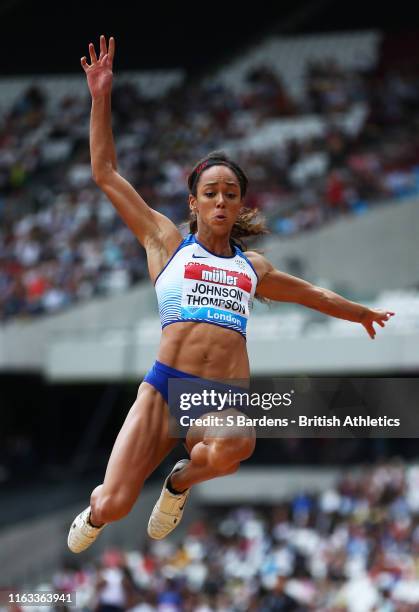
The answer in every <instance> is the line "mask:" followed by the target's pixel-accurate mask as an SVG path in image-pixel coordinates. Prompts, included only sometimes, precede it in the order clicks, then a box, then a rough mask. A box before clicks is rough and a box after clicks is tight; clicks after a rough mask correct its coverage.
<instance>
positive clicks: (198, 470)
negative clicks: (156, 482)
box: [170, 409, 256, 491]
mask: <svg viewBox="0 0 419 612" xmlns="http://www.w3.org/2000/svg"><path fill="white" fill-rule="evenodd" d="M235 414H237V411H236V410H234V409H230V410H225V411H224V412H223V416H227V415H230V416H231V415H235ZM255 444H256V433H255V429H254V427H252V426H247V425H246V426H238V425H229V426H227V425H221V426H219V427H191V428H190V429H189V431H188V434H187V436H186V442H185V445H186V447H187V448H188V451H189V454H190V458H191V461H190V462H189V463H188V464H187V465H185V466H184V467H182V469H180V470H178V471H176V472H174V473H173V474H172V476H171V477H170V486H171V487H172V488H173V489H174V490H176V491H183V490H185V489H189V488H190V487H192V486H193V485H195V484H198V483H200V482H204V481H206V480H211V479H212V478H217V477H218V476H226V475H228V474H233V473H234V472H236V471H237V470H238V468H239V466H240V463H241V462H242V461H245V460H246V459H248V458H249V457H250V456H251V455H252V454H253V451H254V449H255Z"/></svg>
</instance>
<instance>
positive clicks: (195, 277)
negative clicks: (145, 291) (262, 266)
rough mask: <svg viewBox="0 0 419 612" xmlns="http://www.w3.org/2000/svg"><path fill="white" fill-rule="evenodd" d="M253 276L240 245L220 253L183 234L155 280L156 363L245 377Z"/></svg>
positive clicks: (200, 372)
mask: <svg viewBox="0 0 419 612" xmlns="http://www.w3.org/2000/svg"><path fill="white" fill-rule="evenodd" d="M257 280H258V279H257V275H256V273H255V271H254V268H253V266H252V264H251V263H250V262H249V260H248V258H247V257H246V256H245V255H244V254H243V252H242V251H241V250H240V249H239V248H238V247H234V255H232V256H230V257H223V256H219V255H216V254H214V253H211V252H210V251H208V250H207V249H206V248H205V247H204V246H203V245H201V244H200V243H199V242H198V241H197V240H196V237H195V236H194V235H189V236H187V237H186V238H185V239H184V240H183V241H182V243H181V244H180V245H179V247H178V249H177V250H176V251H175V253H174V254H173V255H172V257H171V258H170V260H169V261H168V263H167V264H166V266H165V267H164V268H163V270H162V271H161V272H160V274H159V276H158V277H157V279H156V283H155V288H156V293H157V299H158V304H159V311H160V317H161V323H162V328H163V333H162V341H161V345H160V350H159V356H158V359H159V361H162V362H163V363H166V364H168V365H170V366H172V367H175V368H177V369H180V370H184V371H186V372H189V373H191V374H196V375H200V376H205V377H209V378H213V377H217V378H220V377H225V378H227V377H238V378H247V377H248V375H249V362H248V357H247V351H246V342H245V334H246V325H247V320H248V317H249V309H250V308H251V305H252V301H253V297H254V293H255V290H256V285H257ZM197 324H198V325H197Z"/></svg>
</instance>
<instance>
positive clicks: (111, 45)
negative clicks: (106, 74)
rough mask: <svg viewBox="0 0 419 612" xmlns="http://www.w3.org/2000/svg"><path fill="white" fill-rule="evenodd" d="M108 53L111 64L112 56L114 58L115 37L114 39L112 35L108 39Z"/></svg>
mask: <svg viewBox="0 0 419 612" xmlns="http://www.w3.org/2000/svg"><path fill="white" fill-rule="evenodd" d="M108 55H109V59H110V61H111V64H112V62H113V58H114V55H115V39H114V37H113V36H111V37H110V39H109V49H108Z"/></svg>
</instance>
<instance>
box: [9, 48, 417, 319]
mask: <svg viewBox="0 0 419 612" xmlns="http://www.w3.org/2000/svg"><path fill="white" fill-rule="evenodd" d="M86 93H87V88H86V92H84V91H83V92H77V93H75V94H74V95H73V96H67V97H65V98H63V99H61V100H52V99H49V98H48V96H47V94H46V93H45V91H43V90H42V87H41V86H38V85H33V86H31V87H30V88H29V89H28V90H27V91H25V92H24V94H22V96H21V97H20V98H19V99H17V100H16V101H15V103H14V104H13V106H12V108H10V109H9V110H8V112H6V113H5V114H4V116H3V117H1V118H0V321H6V320H9V319H11V318H13V317H16V316H20V317H28V316H32V315H37V314H41V313H53V312H57V311H59V310H61V309H62V308H64V307H66V306H68V305H70V304H73V303H75V302H77V301H79V300H84V299H89V298H91V297H92V296H100V295H107V294H110V293H112V292H119V291H124V290H125V289H127V288H128V287H130V286H131V285H133V284H134V283H136V282H138V281H139V280H141V279H142V278H144V277H145V276H146V261H145V257H144V253H143V251H142V249H141V248H140V247H139V245H138V243H137V242H136V240H135V239H134V237H133V236H131V235H130V232H129V231H128V230H127V228H126V227H125V226H124V225H123V223H122V222H121V221H120V219H119V218H118V217H117V215H116V213H115V211H114V210H113V208H112V206H111V205H110V203H109V202H108V201H107V200H106V198H105V197H104V196H103V195H102V194H101V192H100V190H99V189H98V188H97V187H96V185H94V183H93V181H92V180H91V170H90V159H89V147H88V140H87V139H88V131H89V130H88V122H89V106H90V101H89V98H88V96H87V95H86ZM357 104H363V105H365V106H366V108H367V109H368V111H367V113H366V115H365V118H364V120H362V121H361V122H360V124H359V126H358V128H357V129H356V130H355V131H354V130H352V131H349V132H348V131H347V130H345V129H344V128H343V127H342V121H340V120H341V119H342V117H343V116H344V115H345V113H347V112H349V111H350V109H351V108H353V107H354V105H357ZM418 107H419V79H418V77H417V73H416V72H415V71H414V70H409V69H408V68H406V69H404V70H400V71H398V72H397V71H393V72H391V73H384V74H381V73H377V72H374V73H368V72H366V73H362V72H355V71H351V70H344V69H342V68H340V67H339V66H338V65H337V64H336V63H334V62H333V61H331V60H330V61H327V62H323V63H321V62H320V63H313V64H312V65H310V66H308V67H307V74H306V81H305V96H304V97H303V98H302V99H301V100H298V101H297V100H294V99H292V98H291V96H290V95H289V94H288V92H287V90H286V88H285V87H284V85H283V84H282V82H281V80H280V78H279V77H278V76H277V75H276V74H275V73H274V72H273V71H272V70H271V69H270V68H268V67H266V66H261V67H260V68H258V69H253V70H252V71H250V72H249V73H248V75H247V82H246V88H245V89H244V91H243V92H242V93H235V92H233V91H231V90H229V89H228V88H226V87H224V86H221V85H220V84H216V83H215V82H213V83H212V84H206V85H204V84H197V83H196V82H193V83H188V82H186V83H184V84H183V85H182V86H181V87H178V88H177V89H173V90H171V91H169V92H168V93H167V94H166V95H165V96H164V97H162V98H160V99H158V100H150V99H149V98H146V97H144V96H143V95H142V94H141V91H139V90H138V88H136V86H135V85H133V84H130V83H127V82H126V83H124V82H120V83H119V82H118V79H116V81H115V85H114V91H113V117H114V131H115V138H116V145H117V151H118V162H119V167H120V171H121V173H122V174H123V175H124V176H125V177H126V178H127V179H128V180H129V181H130V182H131V183H132V184H133V185H134V186H135V187H136V188H137V189H138V190H139V191H140V192H141V194H142V196H143V197H144V199H145V200H146V201H147V202H149V203H150V204H151V205H152V206H153V207H154V208H156V209H157V210H159V211H160V212H162V213H164V214H166V215H168V216H169V217H170V218H172V219H173V220H174V221H175V222H176V223H180V222H182V221H183V220H185V217H186V215H187V209H186V202H187V191H186V177H187V174H188V170H189V169H190V167H191V166H192V164H193V163H195V161H196V160H197V159H199V158H200V157H202V156H203V155H205V154H206V153H207V152H208V151H209V150H212V149H217V148H220V144H222V145H223V146H224V145H225V147H226V148H227V150H228V146H229V143H232V144H234V156H235V157H236V159H237V160H238V162H239V163H240V164H242V166H243V167H244V168H245V169H246V171H247V173H248V175H249V178H250V184H251V189H250V192H249V194H248V197H247V205H248V206H250V207H259V208H260V209H261V211H262V212H263V213H264V214H265V216H266V217H267V220H268V225H269V227H270V229H271V231H273V232H276V233H279V234H282V235H294V234H296V233H299V232H302V231H306V230H310V229H311V228H314V227H319V226H320V225H323V224H325V223H328V222H330V221H332V220H333V219H335V218H337V217H339V216H341V215H347V214H361V213H363V212H364V211H365V210H366V209H367V208H368V207H369V206H372V205H374V203H376V202H378V201H385V200H386V199H389V198H398V197H404V196H406V195H410V194H414V193H418V192H419V126H418V121H417V117H418ZM313 114H315V115H316V116H317V117H320V118H321V120H322V121H323V122H325V125H326V130H325V132H324V134H322V135H317V136H310V137H309V136H307V137H305V138H292V139H288V140H284V141H283V142H282V143H281V145H276V146H273V145H267V146H266V148H265V149H264V150H263V151H256V150H252V149H251V148H249V147H247V146H244V145H240V143H241V142H242V143H244V142H245V140H246V137H247V136H249V134H254V133H257V132H258V130H260V129H261V128H262V127H263V126H264V125H266V124H267V123H268V122H269V121H272V120H281V119H295V120H298V119H304V118H305V117H308V116H310V115H313Z"/></svg>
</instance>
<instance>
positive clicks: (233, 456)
mask: <svg viewBox="0 0 419 612" xmlns="http://www.w3.org/2000/svg"><path fill="white" fill-rule="evenodd" d="M254 449H255V438H254V437H238V438H219V439H216V440H214V443H213V444H212V445H211V450H210V453H209V463H210V465H211V467H212V469H213V470H214V472H215V473H216V474H219V475H226V474H233V473H234V472H236V471H237V470H238V468H239V465H240V462H241V461H244V460H245V459H248V458H249V457H250V455H251V454H252V453H253V451H254Z"/></svg>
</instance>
